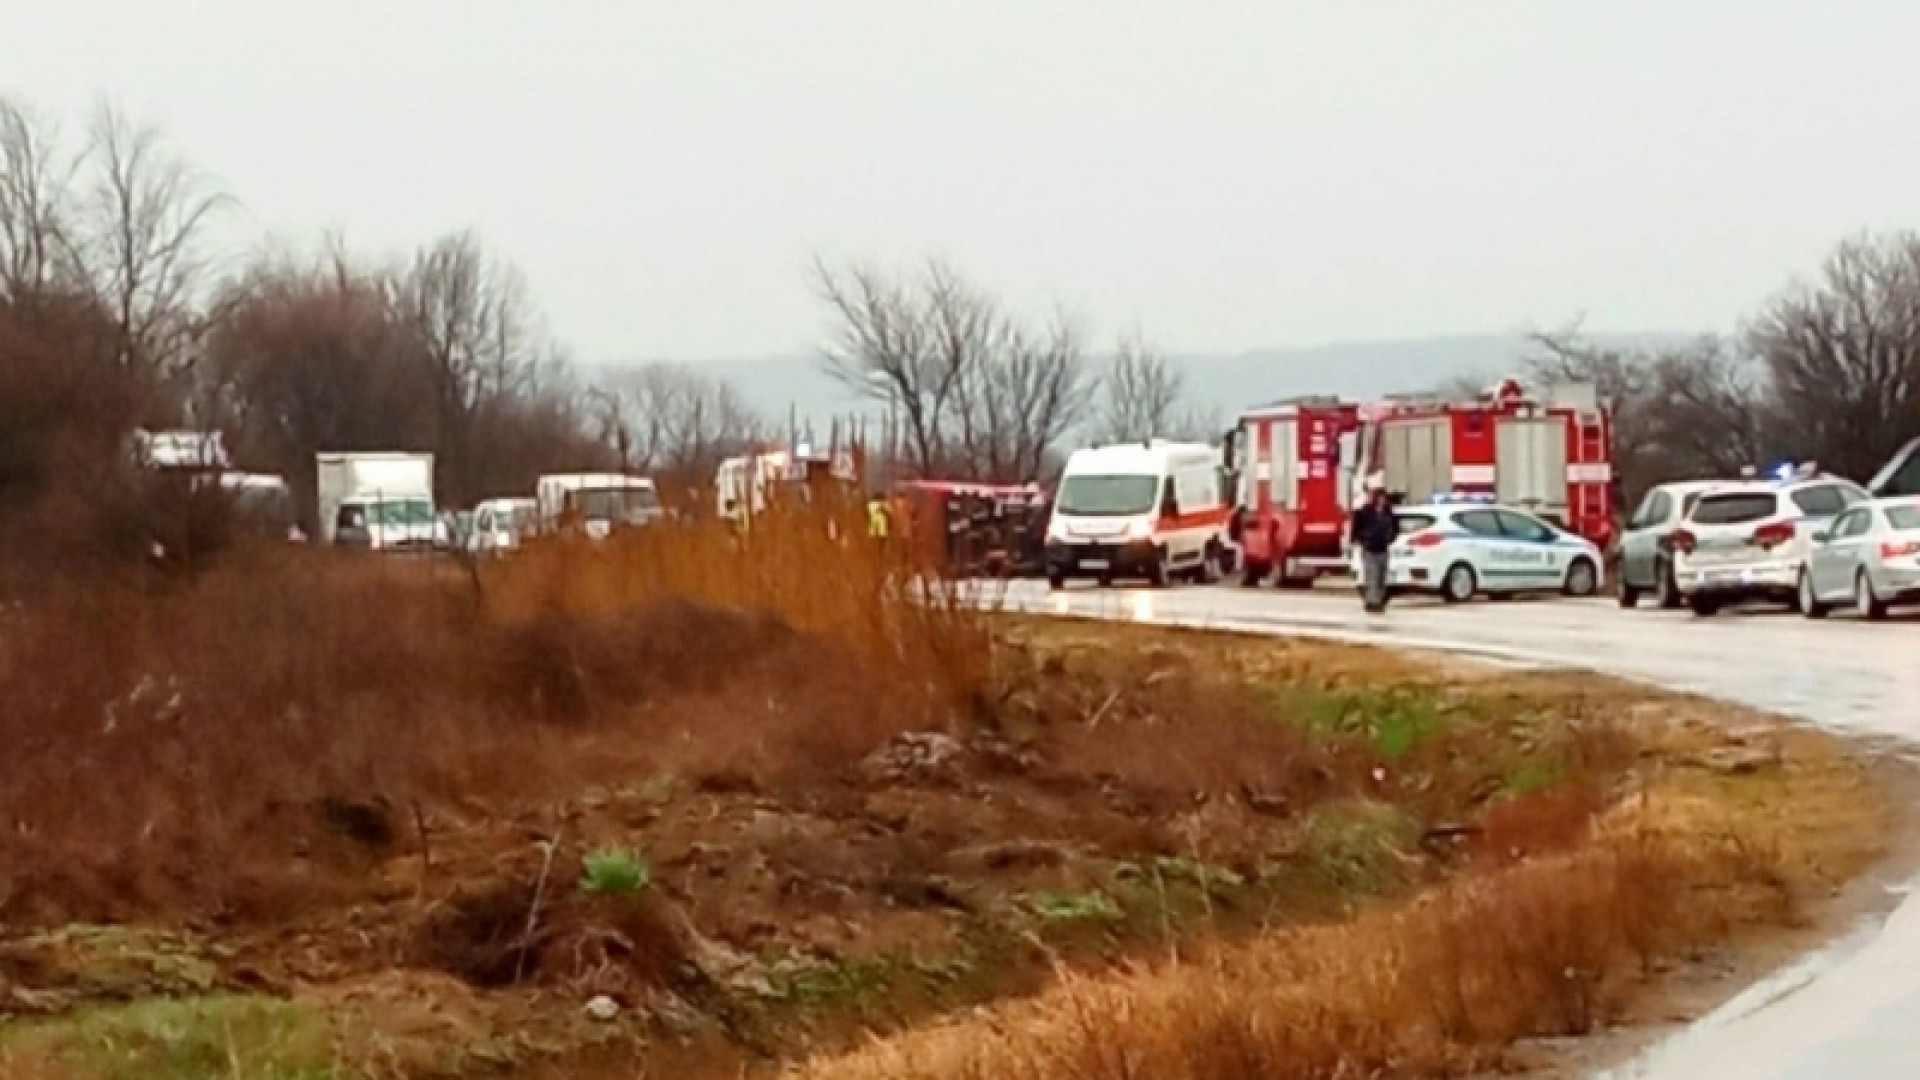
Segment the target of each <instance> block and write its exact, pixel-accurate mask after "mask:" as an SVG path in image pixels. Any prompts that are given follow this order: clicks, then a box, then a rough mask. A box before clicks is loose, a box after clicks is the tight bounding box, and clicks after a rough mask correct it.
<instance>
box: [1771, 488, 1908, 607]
mask: <svg viewBox="0 0 1920 1080" xmlns="http://www.w3.org/2000/svg"><path fill="white" fill-rule="evenodd" d="M1914 603H1920V497H1907V498H1895V499H1875V500H1874V501H1872V502H1863V503H1856V504H1855V505H1853V506H1852V507H1850V508H1848V509H1847V511H1846V512H1845V513H1843V514H1841V515H1840V516H1839V517H1837V518H1834V519H1833V524H1832V525H1830V526H1829V527H1827V528H1826V529H1825V530H1824V531H1822V532H1817V533H1815V534H1814V536H1813V547H1812V550H1811V551H1810V552H1809V553H1808V556H1807V572H1806V574H1804V575H1803V576H1802V578H1801V582H1800V610H1801V612H1802V613H1803V614H1805V615H1806V616H1807V617H1808V618H1812V619H1818V618H1821V617H1822V616H1824V615H1826V613H1827V612H1828V611H1830V610H1831V609H1832V608H1834V607H1835V606H1837V605H1839V604H1852V605H1853V608H1854V610H1855V611H1857V612H1859V613H1860V615H1861V617H1862V618H1867V619H1883V618H1886V615H1887V608H1889V607H1891V606H1893V605H1895V604H1914Z"/></svg>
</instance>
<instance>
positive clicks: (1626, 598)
mask: <svg viewBox="0 0 1920 1080" xmlns="http://www.w3.org/2000/svg"><path fill="white" fill-rule="evenodd" d="M1615 599H1617V600H1619V601H1620V606H1621V607H1623V608H1626V609H1628V610H1632V609H1634V608H1637V607H1639V606H1640V590H1639V589H1636V588H1634V587H1633V586H1631V585H1626V584H1622V585H1621V586H1620V592H1619V594H1618V595H1617V596H1616V597H1615Z"/></svg>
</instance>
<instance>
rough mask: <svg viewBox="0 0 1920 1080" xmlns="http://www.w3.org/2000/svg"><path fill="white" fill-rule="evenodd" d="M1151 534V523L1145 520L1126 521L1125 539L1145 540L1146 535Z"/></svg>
mask: <svg viewBox="0 0 1920 1080" xmlns="http://www.w3.org/2000/svg"><path fill="white" fill-rule="evenodd" d="M1152 535H1153V525H1152V524H1151V523H1149V522H1145V521H1129V522H1127V539H1129V540H1145V539H1146V538H1147V537H1149V536H1152Z"/></svg>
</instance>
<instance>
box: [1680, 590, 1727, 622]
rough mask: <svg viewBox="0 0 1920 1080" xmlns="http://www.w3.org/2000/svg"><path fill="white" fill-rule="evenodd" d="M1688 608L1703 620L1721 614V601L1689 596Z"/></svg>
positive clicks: (1709, 597) (1707, 597) (1700, 596)
mask: <svg viewBox="0 0 1920 1080" xmlns="http://www.w3.org/2000/svg"><path fill="white" fill-rule="evenodd" d="M1687 607H1689V608H1691V609H1692V610H1693V613H1694V614H1695V615H1696V616H1698V617H1700V618H1702V619H1706V618H1711V617H1712V616H1715V615H1718V614H1719V613H1720V601H1718V600H1715V599H1714V598H1713V597H1711V596H1702V595H1694V596H1689V597H1687Z"/></svg>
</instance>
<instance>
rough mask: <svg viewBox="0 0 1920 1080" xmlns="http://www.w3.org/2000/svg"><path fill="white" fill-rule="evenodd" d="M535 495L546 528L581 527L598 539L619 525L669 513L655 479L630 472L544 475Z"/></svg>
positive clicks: (565, 529) (567, 529) (631, 524)
mask: <svg viewBox="0 0 1920 1080" xmlns="http://www.w3.org/2000/svg"><path fill="white" fill-rule="evenodd" d="M534 497H535V500H536V501H537V503H538V505H539V507H540V520H541V526H542V528H543V529H544V530H548V531H554V532H572V531H579V532H583V533H585V534H586V535H587V536H589V537H592V538H593V539H596V540H599V539H604V538H605V537H607V536H609V535H611V534H612V533H613V531H614V530H616V529H627V528H635V527H638V526H642V525H647V524H650V523H652V522H654V521H657V520H659V519H660V518H661V517H663V516H664V515H665V514H666V509H665V508H664V507H663V506H661V504H660V492H659V490H658V489H657V488H655V486H654V483H653V481H652V480H651V479H649V478H648V477H644V476H631V475H628V474H626V473H555V474H552V475H548V476H543V477H541V478H540V480H539V482H538V484H537V485H536V490H535V493H534Z"/></svg>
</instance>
